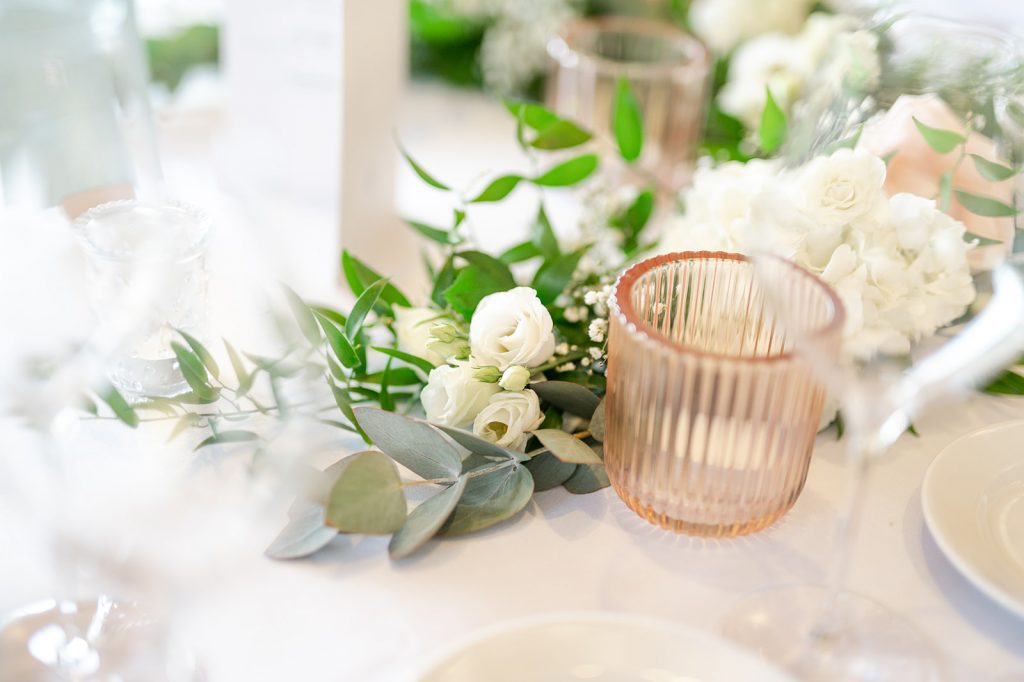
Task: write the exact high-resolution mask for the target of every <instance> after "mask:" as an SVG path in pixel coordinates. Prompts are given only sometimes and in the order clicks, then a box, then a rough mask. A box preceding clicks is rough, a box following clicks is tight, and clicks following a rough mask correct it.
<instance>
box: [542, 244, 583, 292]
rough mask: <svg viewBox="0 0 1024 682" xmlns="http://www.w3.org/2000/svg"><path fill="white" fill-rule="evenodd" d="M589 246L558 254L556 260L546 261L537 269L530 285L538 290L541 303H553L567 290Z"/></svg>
mask: <svg viewBox="0 0 1024 682" xmlns="http://www.w3.org/2000/svg"><path fill="white" fill-rule="evenodd" d="M587 248H588V247H583V248H581V249H578V250H576V251H573V252H572V253H566V254H563V255H561V256H558V257H556V258H555V259H554V260H550V261H547V262H545V263H544V265H542V266H541V267H540V268H539V269H538V270H537V274H535V275H534V277H533V282H532V283H531V284H530V286H531V287H533V288H534V289H536V290H537V298H539V299H540V302H541V303H543V304H544V305H551V304H552V303H554V302H555V299H556V298H558V296H559V295H560V294H561V293H562V292H564V291H565V288H566V286H568V284H569V281H570V280H572V276H573V273H575V272H576V266H577V265H579V262H580V258H582V257H583V254H584V253H586V251H587Z"/></svg>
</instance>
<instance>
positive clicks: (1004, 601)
mask: <svg viewBox="0 0 1024 682" xmlns="http://www.w3.org/2000/svg"><path fill="white" fill-rule="evenodd" d="M1015 427H1016V428H1022V429H1024V419H1009V420H1006V421H1002V422H997V423H995V424H989V425H988V426H983V427H981V428H979V429H975V430H973V431H970V432H968V433H965V434H963V435H962V436H960V437H958V438H956V439H954V440H953V441H951V442H950V443H948V444H947V445H946V446H945V447H944V448H942V450H940V451H939V454H937V455H936V456H935V459H933V460H932V462H931V464H929V465H928V469H927V470H926V471H925V475H924V482H923V483H922V484H921V508H922V511H923V513H924V523H925V526H926V527H927V528H928V532H929V533H930V534H931V536H932V539H933V540H934V541H935V544H936V546H937V547H938V548H939V551H940V552H942V554H943V556H945V557H946V559H947V560H948V561H949V563H951V564H952V565H953V567H954V568H955V569H956V570H957V571H958V572H959V573H960V575H961V576H963V577H964V578H965V579H966V580H967V581H968V582H969V583H971V584H972V585H973V586H974V587H975V588H976V589H978V591H980V592H981V593H982V594H984V595H985V596H987V597H988V598H989V599H991V600H993V601H994V602H996V603H997V604H999V605H1000V606H1002V607H1003V608H1005V609H1006V610H1007V611H1009V612H1010V613H1012V614H1013V615H1015V616H1017V617H1018V618H1021V619H1024V597H1017V596H1015V595H1013V594H1011V593H1009V592H1007V591H1006V590H1005V589H1003V588H1002V587H1000V586H999V585H998V584H996V583H995V582H994V581H993V580H991V579H990V578H988V577H987V576H986V575H985V574H984V573H983V572H982V571H980V570H979V569H977V568H976V567H975V566H974V565H973V564H972V563H971V561H970V560H969V558H968V557H967V556H966V555H964V554H962V553H961V552H960V551H959V550H958V549H957V548H956V547H955V543H954V542H952V541H951V540H950V538H949V537H948V536H947V535H946V533H944V532H943V531H942V529H941V526H942V524H941V522H939V521H938V520H937V516H936V510H935V508H934V506H933V505H934V504H935V502H934V501H933V500H932V497H933V496H934V494H935V491H934V486H935V485H937V484H936V483H935V482H934V481H935V479H936V477H937V476H938V475H939V474H937V473H936V471H938V470H940V469H941V468H942V466H943V464H942V463H943V462H945V461H946V460H947V459H949V458H951V457H953V456H954V455H952V454H950V453H951V452H952V451H953V450H954V448H956V447H958V446H959V445H960V444H961V442H962V441H967V440H970V439H972V438H975V437H977V436H980V435H983V434H987V433H990V432H994V431H1003V430H1008V429H1012V428H1015ZM929 491H932V492H931V494H929Z"/></svg>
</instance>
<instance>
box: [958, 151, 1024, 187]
mask: <svg viewBox="0 0 1024 682" xmlns="http://www.w3.org/2000/svg"><path fill="white" fill-rule="evenodd" d="M968 156H970V157H971V160H972V161H974V168H975V169H976V170H977V171H978V173H979V174H980V175H981V177H983V178H985V179H986V180H990V181H992V182H1002V181H1003V180H1009V179H1010V178H1012V177H1013V176H1014V175H1016V174H1017V173H1019V172H1020V171H1018V170H1016V169H1014V168H1009V167H1007V166H1004V165H1002V164H1000V163H996V162H995V161H989V160H988V159H986V158H984V157H982V156H978V155H977V154H968Z"/></svg>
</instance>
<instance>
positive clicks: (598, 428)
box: [590, 400, 604, 442]
mask: <svg viewBox="0 0 1024 682" xmlns="http://www.w3.org/2000/svg"><path fill="white" fill-rule="evenodd" d="M590 435H592V436H593V437H594V440H597V441H602V442H603V441H604V401H603V400H602V401H601V403H600V404H599V405H598V406H597V409H595V410H594V414H593V415H592V416H591V417H590Z"/></svg>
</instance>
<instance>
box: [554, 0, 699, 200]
mask: <svg viewBox="0 0 1024 682" xmlns="http://www.w3.org/2000/svg"><path fill="white" fill-rule="evenodd" d="M548 54H549V55H550V57H551V73H550V75H549V77H548V85H547V103H548V105H549V106H550V107H551V108H552V109H554V110H555V111H556V112H557V113H559V114H560V115H562V116H565V117H567V118H570V119H573V120H575V121H578V122H579V123H580V124H581V125H583V126H585V127H588V128H590V129H591V130H593V131H594V132H595V133H596V134H597V136H598V139H599V141H601V142H602V143H604V144H605V145H607V146H608V150H609V151H610V150H611V149H613V146H614V136H613V134H612V131H611V119H612V108H613V105H614V102H615V91H616V87H617V85H618V82H619V80H620V79H622V78H625V79H627V80H628V81H629V84H630V86H631V88H632V90H633V93H634V94H635V95H636V97H637V100H638V101H639V103H640V109H641V111H642V112H643V129H644V145H643V153H642V154H641V156H640V159H639V160H638V161H637V165H638V166H639V168H640V170H641V172H642V173H644V174H647V175H653V177H654V178H655V179H656V180H657V182H658V184H659V185H660V189H662V190H663V191H667V192H674V191H676V190H678V189H680V188H681V187H683V186H684V185H685V184H686V183H687V182H689V179H690V176H691V174H692V172H693V161H694V158H695V157H696V152H697V141H698V138H699V136H700V133H701V127H702V126H703V124H704V107H705V104H706V99H707V85H708V70H709V64H710V62H709V58H708V55H707V51H706V50H705V49H704V46H703V45H702V44H701V43H700V41H698V40H697V39H696V38H694V37H693V36H691V35H689V34H688V33H686V32H685V31H683V30H682V29H680V28H679V27H677V26H674V25H673V24H670V23H666V22H660V21H655V20H652V19H643V18H639V17H632V18H630V17H601V18H592V19H581V20H578V21H574V22H572V23H570V24H568V25H567V26H566V27H565V28H564V29H563V30H562V32H561V34H560V35H559V36H558V37H556V38H554V39H552V41H551V42H550V43H549V44H548ZM608 156H613V155H612V154H608ZM640 181H641V182H642V183H643V184H649V179H648V178H642V179H641V180H640Z"/></svg>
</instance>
